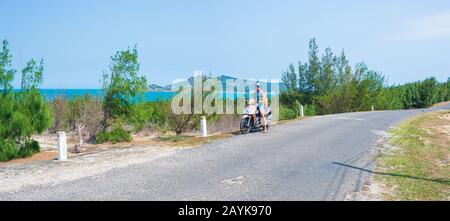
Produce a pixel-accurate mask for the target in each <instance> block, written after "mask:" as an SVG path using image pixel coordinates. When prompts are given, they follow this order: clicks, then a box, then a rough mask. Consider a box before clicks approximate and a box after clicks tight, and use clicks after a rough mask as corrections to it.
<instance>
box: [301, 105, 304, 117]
mask: <svg viewBox="0 0 450 221" xmlns="http://www.w3.org/2000/svg"><path fill="white" fill-rule="evenodd" d="M304 116H305V113H304V111H303V105H301V104H300V117H304Z"/></svg>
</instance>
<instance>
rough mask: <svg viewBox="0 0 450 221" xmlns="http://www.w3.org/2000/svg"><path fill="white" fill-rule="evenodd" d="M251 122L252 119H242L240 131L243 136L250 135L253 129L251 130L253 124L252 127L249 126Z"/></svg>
mask: <svg viewBox="0 0 450 221" xmlns="http://www.w3.org/2000/svg"><path fill="white" fill-rule="evenodd" d="M249 120H250V118H249V117H248V118H242V119H241V123H240V125H239V126H240V129H241V133H242V134H248V133H250V130H251V129H252V128H251V124H250V126H248V125H249V122H248V121H249Z"/></svg>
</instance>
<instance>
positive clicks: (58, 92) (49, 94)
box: [40, 89, 271, 102]
mask: <svg viewBox="0 0 450 221" xmlns="http://www.w3.org/2000/svg"><path fill="white" fill-rule="evenodd" d="M40 92H41V94H42V95H43V96H44V98H45V99H46V100H47V101H52V100H54V99H55V98H56V97H58V96H61V97H64V98H66V99H71V98H73V97H76V96H83V95H84V94H90V95H92V96H97V97H103V91H102V90H101V89H40ZM175 94H176V93H175V92H170V91H167V92H155V91H152V92H150V91H149V92H146V93H145V94H144V97H143V100H144V101H147V102H153V101H165V100H170V99H171V98H172V97H174V96H175ZM224 96H225V97H227V98H232V99H233V98H234V99H236V98H237V97H242V96H244V97H245V98H246V99H247V98H248V97H249V94H248V93H224ZM268 97H269V99H270V97H271V93H269V94H268Z"/></svg>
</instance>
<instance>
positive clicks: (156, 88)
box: [148, 84, 170, 92]
mask: <svg viewBox="0 0 450 221" xmlns="http://www.w3.org/2000/svg"><path fill="white" fill-rule="evenodd" d="M148 91H152V92H161V91H170V86H165V87H162V86H159V85H157V84H150V85H149V86H148Z"/></svg>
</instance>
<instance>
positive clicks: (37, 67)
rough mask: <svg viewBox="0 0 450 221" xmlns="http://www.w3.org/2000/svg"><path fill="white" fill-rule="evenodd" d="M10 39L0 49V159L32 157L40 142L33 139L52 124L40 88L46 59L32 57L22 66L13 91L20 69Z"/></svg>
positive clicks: (38, 148)
mask: <svg viewBox="0 0 450 221" xmlns="http://www.w3.org/2000/svg"><path fill="white" fill-rule="evenodd" d="M11 62H12V55H11V54H10V51H9V48H8V41H6V40H4V41H3V43H2V48H1V51H0V105H1V106H0V122H1V123H0V161H7V160H11V159H14V158H18V157H27V156H31V155H32V154H33V153H36V152H39V151H40V147H39V143H38V142H36V141H35V140H33V139H32V138H31V136H32V135H33V134H34V133H42V132H44V131H45V130H46V129H47V128H48V127H49V126H50V124H51V115H50V110H49V107H48V105H47V104H46V103H45V101H44V98H43V97H42V96H41V95H40V93H39V91H38V88H39V85H40V84H41V83H42V80H43V77H42V75H43V71H44V66H43V60H41V61H40V62H39V63H38V62H36V61H35V60H30V61H29V62H28V63H27V64H26V66H25V67H24V68H23V69H22V72H21V74H22V82H21V89H20V91H19V92H16V93H13V91H12V90H13V86H12V82H13V80H14V77H15V76H16V73H17V71H16V70H15V69H13V68H12V65H11Z"/></svg>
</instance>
